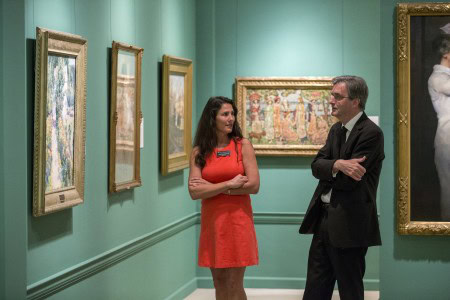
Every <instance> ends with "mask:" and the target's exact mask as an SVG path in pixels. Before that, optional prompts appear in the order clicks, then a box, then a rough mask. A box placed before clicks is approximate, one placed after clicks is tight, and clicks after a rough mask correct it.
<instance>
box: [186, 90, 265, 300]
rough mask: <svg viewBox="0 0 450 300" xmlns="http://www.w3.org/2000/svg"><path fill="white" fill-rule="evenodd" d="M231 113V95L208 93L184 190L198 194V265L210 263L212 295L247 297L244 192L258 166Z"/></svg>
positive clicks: (249, 239)
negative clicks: (199, 216) (199, 203)
mask: <svg viewBox="0 0 450 300" xmlns="http://www.w3.org/2000/svg"><path fill="white" fill-rule="evenodd" d="M236 116H237V107H236V106H235V104H234V102H233V101H232V100H230V99H228V98H226V97H211V98H210V99H209V100H208V103H207V104H206V106H205V108H204V110H203V113H202V116H201V118H200V121H199V123H198V127H197V133H196V135H195V140H194V149H193V151H192V155H191V160H190V172H189V193H190V195H191V197H192V199H194V200H197V199H202V211H201V231H200V241H199V249H198V264H199V266H201V267H208V268H210V270H211V274H212V277H213V280H214V287H215V289H216V299H218V300H221V299H239V300H240V299H247V297H246V295H245V291H244V272H245V268H246V266H252V265H257V264H258V245H257V241H256V234H255V226H254V223H253V212H252V206H251V200H250V196H249V194H256V193H257V192H258V190H259V172H258V165H257V163H256V157H255V152H254V151H253V147H252V145H251V143H250V142H249V141H248V140H247V139H244V138H243V137H242V132H241V129H240V127H239V124H238V123H237V121H236Z"/></svg>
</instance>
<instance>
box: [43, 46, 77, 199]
mask: <svg viewBox="0 0 450 300" xmlns="http://www.w3.org/2000/svg"><path fill="white" fill-rule="evenodd" d="M75 61H76V60H75V58H74V57H65V56H57V55H49V56H48V74H47V106H46V108H47V109H46V111H47V117H46V169H45V192H46V193H48V192H52V191H56V190H60V189H64V188H68V187H71V186H73V185H74V181H73V180H74V178H73V175H74V173H73V171H74V156H73V149H74V116H75V105H74V104H75V83H76V78H75V75H76V73H75Z"/></svg>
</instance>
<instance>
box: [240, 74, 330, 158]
mask: <svg viewBox="0 0 450 300" xmlns="http://www.w3.org/2000/svg"><path fill="white" fill-rule="evenodd" d="M331 79H332V78H331V77H293V78H276V77H237V78H236V84H235V91H236V101H237V107H238V117H237V119H238V120H239V124H240V126H241V128H242V133H243V135H244V137H246V138H248V139H249V140H250V141H251V142H252V144H253V148H254V149H255V153H256V155H268V156H269V155H270V156H313V155H316V154H317V151H318V150H319V149H320V148H322V147H323V145H324V144H325V141H326V138H327V136H328V131H329V129H330V127H331V126H332V125H333V124H334V123H335V122H336V121H337V120H336V119H335V118H334V117H332V116H331V106H330V104H329V100H330V96H331V89H332V87H333V85H332V83H331Z"/></svg>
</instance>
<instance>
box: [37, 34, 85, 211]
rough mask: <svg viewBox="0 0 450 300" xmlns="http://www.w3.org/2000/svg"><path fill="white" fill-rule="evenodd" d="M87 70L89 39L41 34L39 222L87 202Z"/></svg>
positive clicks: (38, 145) (38, 171)
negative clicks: (43, 218) (85, 199)
mask: <svg viewBox="0 0 450 300" xmlns="http://www.w3.org/2000/svg"><path fill="white" fill-rule="evenodd" d="M86 68H87V41H86V40H85V39H84V38H82V37H81V36H78V35H73V34H68V33H62V32H57V31H52V30H48V29H44V28H39V27H38V28H36V67H35V104H34V106H35V107H34V108H35V110H34V149H33V161H34V165H33V215H34V216H36V217H37V216H42V215H46V214H49V213H53V212H56V211H59V210H62V209H65V208H69V207H73V206H75V205H78V204H81V203H83V201H84V163H85V129H86V127H85V116H86ZM61 95H62V96H61ZM57 110H58V113H56V111H57ZM61 149H63V150H61Z"/></svg>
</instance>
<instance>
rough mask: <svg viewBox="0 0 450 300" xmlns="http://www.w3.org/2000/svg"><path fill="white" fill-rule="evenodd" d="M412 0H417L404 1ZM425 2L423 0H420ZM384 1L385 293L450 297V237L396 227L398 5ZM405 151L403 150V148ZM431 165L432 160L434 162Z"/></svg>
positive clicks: (386, 296) (382, 289)
mask: <svg viewBox="0 0 450 300" xmlns="http://www.w3.org/2000/svg"><path fill="white" fill-rule="evenodd" d="M404 2H413V1H402V3H404ZM420 2H423V1H420ZM397 3H400V1H393V0H382V1H381V37H382V39H381V49H380V50H381V52H380V53H381V77H380V78H381V82H380V83H381V89H380V90H381V98H380V99H381V103H380V104H381V105H380V107H381V116H382V119H381V128H382V129H383V132H384V137H385V153H386V159H385V162H384V164H383V170H382V174H381V184H380V192H381V199H382V201H381V211H380V221H381V222H380V224H381V235H382V237H383V246H382V247H381V248H380V279H381V280H380V298H381V299H383V300H384V299H386V300H389V299H410V300H419V299H436V300H447V299H449V293H448V282H449V278H450V252H449V251H448V249H450V237H449V236H411V235H410V236H401V235H398V234H397V233H396V196H395V195H396V182H397V177H396V171H395V166H396V164H397V159H398V156H396V149H395V141H396V131H395V130H396V122H398V120H397V116H396V104H395V103H396V92H397V91H396V85H395V83H396V62H397V59H396V56H395V53H396V30H397V27H396V5H397ZM400 155H401V154H400ZM430 167H431V166H430Z"/></svg>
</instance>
